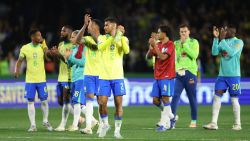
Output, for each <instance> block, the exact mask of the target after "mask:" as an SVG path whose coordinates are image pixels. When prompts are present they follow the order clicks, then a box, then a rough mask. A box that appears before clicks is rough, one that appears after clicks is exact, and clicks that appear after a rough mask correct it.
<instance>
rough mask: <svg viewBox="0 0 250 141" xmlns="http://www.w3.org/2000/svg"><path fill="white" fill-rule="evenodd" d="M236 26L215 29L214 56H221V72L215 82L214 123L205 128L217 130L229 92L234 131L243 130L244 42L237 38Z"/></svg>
mask: <svg viewBox="0 0 250 141" xmlns="http://www.w3.org/2000/svg"><path fill="white" fill-rule="evenodd" d="M235 34H236V28H235V27H234V26H229V27H224V28H221V31H220V32H219V29H218V28H217V27H214V28H213V35H214V40H213V46H212V55H213V56H220V71H219V76H218V77H217V80H216V82H215V95H214V101H213V111H212V121H211V123H209V124H207V125H204V126H203V128H205V129H211V130H217V129H218V125H217V121H218V116H219V112H220V107H221V97H222V96H223V94H224V93H225V92H226V90H228V92H229V94H230V96H231V102H232V105H233V113H234V124H233V128H232V129H233V130H241V121H240V104H239V99H238V96H239V95H240V94H241V88H240V55H241V52H242V49H243V45H244V44H243V41H242V40H241V39H238V38H237V37H235Z"/></svg>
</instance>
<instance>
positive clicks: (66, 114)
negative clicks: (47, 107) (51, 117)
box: [60, 104, 71, 128]
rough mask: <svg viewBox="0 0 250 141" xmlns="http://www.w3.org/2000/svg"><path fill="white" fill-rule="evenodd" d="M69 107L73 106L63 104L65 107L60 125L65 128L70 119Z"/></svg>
mask: <svg viewBox="0 0 250 141" xmlns="http://www.w3.org/2000/svg"><path fill="white" fill-rule="evenodd" d="M69 107H71V105H70V104H63V108H62V121H61V124H60V126H61V127H64V128H65V125H66V123H67V120H68V116H69Z"/></svg>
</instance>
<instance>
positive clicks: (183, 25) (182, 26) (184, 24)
mask: <svg viewBox="0 0 250 141" xmlns="http://www.w3.org/2000/svg"><path fill="white" fill-rule="evenodd" d="M184 27H186V28H188V29H190V26H189V25H188V24H186V23H183V24H180V25H179V29H180V28H184Z"/></svg>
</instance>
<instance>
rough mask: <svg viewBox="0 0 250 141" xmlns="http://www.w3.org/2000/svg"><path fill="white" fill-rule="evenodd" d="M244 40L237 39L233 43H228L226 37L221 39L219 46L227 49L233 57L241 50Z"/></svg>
mask: <svg viewBox="0 0 250 141" xmlns="http://www.w3.org/2000/svg"><path fill="white" fill-rule="evenodd" d="M243 45H244V44H243V41H242V40H238V39H237V40H235V41H234V43H233V44H232V45H229V44H227V42H226V41H225V39H223V40H221V41H220V43H219V46H220V47H221V49H222V50H224V51H226V52H227V53H228V56H230V57H232V56H234V55H236V54H237V53H238V52H240V51H241V50H242V48H243Z"/></svg>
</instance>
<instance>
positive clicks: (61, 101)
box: [57, 97, 63, 106]
mask: <svg viewBox="0 0 250 141" xmlns="http://www.w3.org/2000/svg"><path fill="white" fill-rule="evenodd" d="M57 102H58V104H59V105H60V106H63V100H62V99H61V98H59V97H58V98H57Z"/></svg>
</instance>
